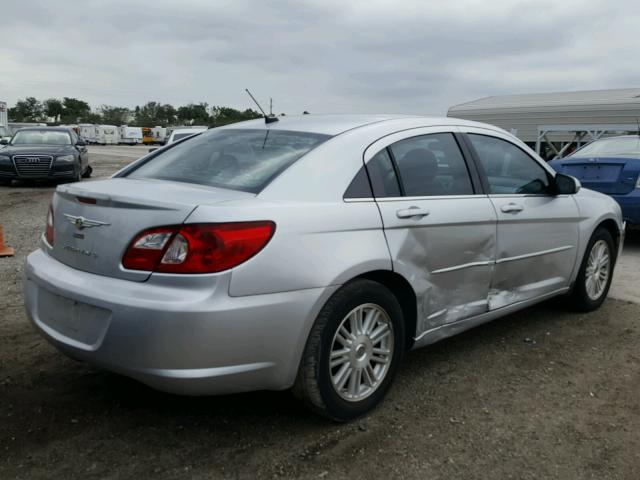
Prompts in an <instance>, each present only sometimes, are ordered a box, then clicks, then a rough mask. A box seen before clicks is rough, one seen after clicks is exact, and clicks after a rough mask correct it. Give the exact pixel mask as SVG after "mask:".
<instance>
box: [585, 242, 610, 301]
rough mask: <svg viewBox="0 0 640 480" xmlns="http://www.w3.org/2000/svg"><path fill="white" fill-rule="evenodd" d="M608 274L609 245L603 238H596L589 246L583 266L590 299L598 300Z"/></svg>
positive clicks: (603, 290)
mask: <svg viewBox="0 0 640 480" xmlns="http://www.w3.org/2000/svg"><path fill="white" fill-rule="evenodd" d="M610 275H611V255H610V252H609V245H608V244H607V242H605V241H604V240H598V241H597V242H596V243H595V244H594V245H593V247H591V251H590V252H589V257H588V260H587V267H586V268H585V290H586V292H587V295H588V296H589V298H590V299H591V300H594V301H595V300H598V299H600V297H601V296H602V295H603V294H604V292H605V290H606V288H607V284H608V282H609V276H610Z"/></svg>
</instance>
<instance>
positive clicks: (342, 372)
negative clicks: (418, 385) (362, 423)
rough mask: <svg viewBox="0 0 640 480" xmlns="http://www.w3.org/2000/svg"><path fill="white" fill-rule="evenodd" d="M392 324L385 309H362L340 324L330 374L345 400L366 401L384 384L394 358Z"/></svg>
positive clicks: (369, 307) (373, 307)
mask: <svg viewBox="0 0 640 480" xmlns="http://www.w3.org/2000/svg"><path fill="white" fill-rule="evenodd" d="M393 347H394V331H393V323H392V322H391V319H390V318H389V315H388V314H387V312H385V311H384V309H383V308H382V307H380V306H379V305H376V304H373V303H367V304H363V305H359V306H358V307H356V308H354V309H353V310H351V311H350V312H349V313H348V314H347V315H346V316H345V317H344V318H343V319H342V321H341V322H340V325H339V326H338V329H337V330H336V333H335V335H334V337H333V341H332V343H331V352H330V354H329V370H330V373H331V384H332V386H333V389H334V390H335V392H336V393H337V394H338V395H339V396H340V397H341V398H342V399H344V400H347V401H349V402H359V401H361V400H364V399H365V398H367V397H368V396H369V395H371V394H372V393H373V392H375V391H376V390H377V389H378V387H379V386H380V385H381V384H382V382H383V381H384V379H385V377H386V375H387V372H388V371H389V367H390V365H391V360H392V358H393Z"/></svg>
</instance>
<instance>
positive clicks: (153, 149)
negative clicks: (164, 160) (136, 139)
mask: <svg viewBox="0 0 640 480" xmlns="http://www.w3.org/2000/svg"><path fill="white" fill-rule="evenodd" d="M157 149H158V147H155V148H150V149H149V153H151V152H155V151H156V150H157Z"/></svg>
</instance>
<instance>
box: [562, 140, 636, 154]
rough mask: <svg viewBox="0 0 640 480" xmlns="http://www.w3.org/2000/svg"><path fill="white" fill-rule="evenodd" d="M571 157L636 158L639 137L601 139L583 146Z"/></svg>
mask: <svg viewBox="0 0 640 480" xmlns="http://www.w3.org/2000/svg"><path fill="white" fill-rule="evenodd" d="M570 156H571V157H638V156H640V136H638V137H613V138H603V139H601V140H596V141H595V142H591V143H590V144H589V145H585V146H584V147H583V148H581V149H580V150H578V151H577V152H575V153H574V154H573V155H570Z"/></svg>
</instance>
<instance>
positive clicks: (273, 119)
mask: <svg viewBox="0 0 640 480" xmlns="http://www.w3.org/2000/svg"><path fill="white" fill-rule="evenodd" d="M244 90H245V91H246V92H247V93H248V94H249V96H250V97H251V100H253V103H255V104H256V105H257V106H258V109H259V110H260V111H261V112H262V115H263V116H264V123H267V124H269V123H274V122H277V121H278V117H270V116H269V115H267V114H266V113H264V110H263V109H262V107H261V106H260V104H259V103H258V101H257V100H256V99H255V98H254V96H253V95H251V92H250V91H249V89H248V88H245V89H244Z"/></svg>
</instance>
